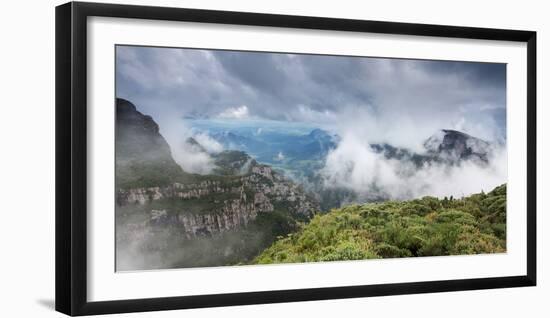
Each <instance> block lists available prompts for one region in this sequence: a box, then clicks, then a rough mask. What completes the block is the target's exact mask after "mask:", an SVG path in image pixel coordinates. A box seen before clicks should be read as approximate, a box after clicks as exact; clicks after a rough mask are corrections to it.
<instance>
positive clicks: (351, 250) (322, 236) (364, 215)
mask: <svg viewBox="0 0 550 318" xmlns="http://www.w3.org/2000/svg"><path fill="white" fill-rule="evenodd" d="M505 251H506V185H505V184H504V185H501V186H499V187H497V188H495V189H494V190H493V191H491V192H489V193H483V192H482V193H478V194H474V195H471V196H469V197H465V198H461V199H454V198H453V197H450V198H444V199H438V198H435V197H423V198H421V199H415V200H411V201H402V202H398V201H387V202H382V203H367V204H362V205H351V206H347V207H344V208H341V209H334V210H332V211H330V212H328V213H326V214H319V215H316V216H315V217H314V218H313V219H312V220H311V222H310V223H308V224H306V225H302V226H301V229H299V230H298V231H297V232H295V233H292V234H288V235H287V236H286V237H279V238H278V240H277V241H276V242H275V243H274V244H273V245H271V247H269V248H267V249H266V250H264V251H263V252H262V253H261V254H260V255H259V256H257V257H256V258H255V259H254V260H253V261H252V263H254V264H273V263H298V262H321V261H343V260H360V259H373V258H396V257H413V256H439V255H460V254H483V253H501V252H505Z"/></svg>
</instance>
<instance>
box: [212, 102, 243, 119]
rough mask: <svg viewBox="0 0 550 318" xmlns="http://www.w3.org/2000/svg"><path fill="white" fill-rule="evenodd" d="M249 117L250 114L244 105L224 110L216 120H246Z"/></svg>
mask: <svg viewBox="0 0 550 318" xmlns="http://www.w3.org/2000/svg"><path fill="white" fill-rule="evenodd" d="M249 117H250V113H249V111H248V107H247V106H246V105H242V106H239V107H231V108H227V109H226V110H224V111H223V112H221V113H220V114H219V115H218V118H224V119H246V118H249Z"/></svg>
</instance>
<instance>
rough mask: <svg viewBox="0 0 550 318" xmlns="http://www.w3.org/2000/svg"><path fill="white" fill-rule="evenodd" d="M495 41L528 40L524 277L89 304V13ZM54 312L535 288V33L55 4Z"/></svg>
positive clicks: (186, 10)
mask: <svg viewBox="0 0 550 318" xmlns="http://www.w3.org/2000/svg"><path fill="white" fill-rule="evenodd" d="M92 16H99V17H116V18H133V19H148V20H169V21H189V22H204V23H217V24H236V25H247V26H267V27H284V28H299V29H318V30H338V31H350V32H369V33H381V34H398V35H411V36H431V37H449V38H464V39H483V40H501V41H513V42H525V43H526V44H527V167H526V169H527V189H525V190H526V191H527V207H526V215H527V258H526V260H525V262H526V263H527V275H525V276H510V277H497V278H477V279H459V280H441V281H429V282H412V283H395V284H380V285H365V286H351V287H331V288H313V289H294V290H280V291H262V292H245V293H231V294H216V295H199V296H181V297H162V298H149V299H138V300H135V299H132V300H113V301H99V302H89V301H87V296H86V291H87V274H86V273H87V268H86V267H87V265H86V264H87V252H86V247H87V242H86V240H87V239H86V238H87V224H86V222H87V221H86V202H87V195H86V193H87V192H86V190H87V189H86V187H87V172H86V169H87V155H88V154H87V147H86V138H87V137H86V134H87V127H86V107H87V106H86V100H87V91H86V87H87V86H86V81H87V74H86V64H87V60H86V52H87V47H86V46H87V44H86V42H87V39H86V36H87V22H86V21H87V18H88V17H92ZM55 45H56V46H55V48H56V77H55V81H56V84H55V86H56V91H55V94H56V221H55V226H56V229H55V231H56V237H55V240H56V243H55V244H56V258H55V259H56V273H55V275H56V279H55V283H56V295H55V307H56V310H58V311H60V312H62V313H65V314H68V315H92V314H107V313H123V312H138V311H156V310H169V309H184V308H201V307H216V306H232V305H249V304H261V303H279V302H291V301H308V300H323V299H337V298H353V297H368V296H384V295H401V294H417V293H433V292H449V291H460V290H474V289H491V288H504V287H519V286H535V285H536V32H533V31H517V30H503V29H487V28H472V27H458V26H443V25H428V24H411V23H394V22H380V21H362V20H348V19H335V18H322V17H307V16H290V15H274V14H258V13H244V12H228V11H211V10H197V9H182V8H168V7H151V6H133V5H132V6H130V5H115V4H103V3H101V4H100V3H81V2H70V3H67V4H64V5H60V6H58V7H56V43H55Z"/></svg>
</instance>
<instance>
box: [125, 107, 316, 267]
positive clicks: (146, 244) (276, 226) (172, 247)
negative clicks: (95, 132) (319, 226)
mask: <svg viewBox="0 0 550 318" xmlns="http://www.w3.org/2000/svg"><path fill="white" fill-rule="evenodd" d="M188 143H190V144H192V145H193V146H194V147H196V148H197V149H201V151H204V150H203V149H204V148H202V146H201V145H200V144H199V143H198V142H197V141H196V140H194V139H192V140H188ZM116 154H117V158H116V185H117V190H116V225H117V233H116V236H117V269H119V270H130V269H140V268H169V267H182V266H185V267H188V266H214V265H226V264H233V263H236V262H241V261H246V260H248V259H250V258H251V257H253V256H254V255H256V254H257V253H259V251H260V250H261V249H262V248H264V247H266V246H267V245H269V244H270V243H271V242H272V241H273V240H274V239H275V238H276V237H277V236H278V235H285V234H287V233H290V232H292V231H294V230H295V229H296V228H297V226H298V223H299V222H303V221H307V220H309V219H310V218H311V217H312V216H313V215H314V214H315V213H316V211H318V210H319V204H318V203H317V202H316V201H315V200H314V199H313V198H312V197H310V196H309V195H308V194H307V193H306V192H305V191H304V190H303V189H302V188H301V187H300V186H299V185H297V184H295V183H293V182H292V181H290V180H288V179H286V178H285V177H283V176H282V175H281V174H280V173H278V172H276V171H274V170H273V169H272V168H271V167H270V166H268V165H263V164H260V163H258V162H256V161H255V160H254V159H252V158H251V157H250V156H248V155H247V154H246V153H244V152H241V151H223V152H221V153H218V154H215V155H212V158H213V161H214V163H215V164H216V169H214V174H211V175H197V174H190V173H187V172H185V171H183V170H182V169H181V167H180V166H179V165H178V164H177V163H176V162H175V161H174V159H173V158H172V155H171V150H170V147H169V146H168V143H167V142H166V141H165V140H164V138H163V137H162V135H161V134H160V132H159V127H158V125H157V124H156V123H155V122H154V120H153V119H152V118H151V117H150V116H146V115H143V114H142V113H140V112H139V111H137V109H136V108H135V106H134V105H133V104H131V103H130V102H128V101H126V100H122V99H117V129H116ZM252 238H253V240H254V241H253V242H250V239H252ZM205 245H206V246H207V249H208V250H210V251H211V253H209V254H210V256H209V257H207V258H205V256H204V255H200V254H201V253H203V252H204V251H202V252H201V249H200V248H198V246H203V247H204V246H205ZM203 247H201V248H203ZM175 251H178V252H175ZM168 254H169V255H168ZM203 254H204V253H203ZM135 256H139V257H141V259H142V260H141V261H140V262H136V257H135Z"/></svg>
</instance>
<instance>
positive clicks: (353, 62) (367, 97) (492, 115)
mask: <svg viewBox="0 0 550 318" xmlns="http://www.w3.org/2000/svg"><path fill="white" fill-rule="evenodd" d="M116 62H117V64H116V84H117V86H116V88H117V89H116V90H117V91H116V94H117V96H118V97H123V98H126V99H128V100H130V101H131V102H133V103H134V104H135V105H136V106H137V107H138V109H139V110H140V111H142V112H143V113H146V114H148V115H151V116H153V118H155V120H156V121H157V122H159V124H160V126H161V129H162V127H163V122H169V121H173V120H174V119H179V118H182V117H183V116H186V117H208V118H235V119H246V118H254V119H273V120H288V121H299V122H308V123H317V124H319V126H321V127H333V128H334V129H335V130H336V132H339V131H342V130H345V129H349V128H350V127H353V128H354V129H355V130H359V131H361V132H362V133H363V134H365V135H368V138H370V139H372V140H378V141H388V142H393V143H394V144H396V145H405V144H410V143H411V142H412V143H419V142H420V141H421V140H424V138H426V137H427V136H429V135H430V134H432V133H433V132H435V131H436V130H437V129H441V128H451V129H453V128H454V129H459V130H463V131H465V132H468V133H470V134H473V135H476V136H478V137H481V138H484V139H487V140H500V141H502V140H505V126H506V116H505V114H506V111H505V109H506V66H505V64H490V63H472V62H449V61H422V60H404V59H386V58H365V57H343V56H321V55H304V54H299V55H298V54H280V53H258V52H239V51H215V50H196V49H173V48H150V47H129V46H118V47H117V51H116Z"/></svg>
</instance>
